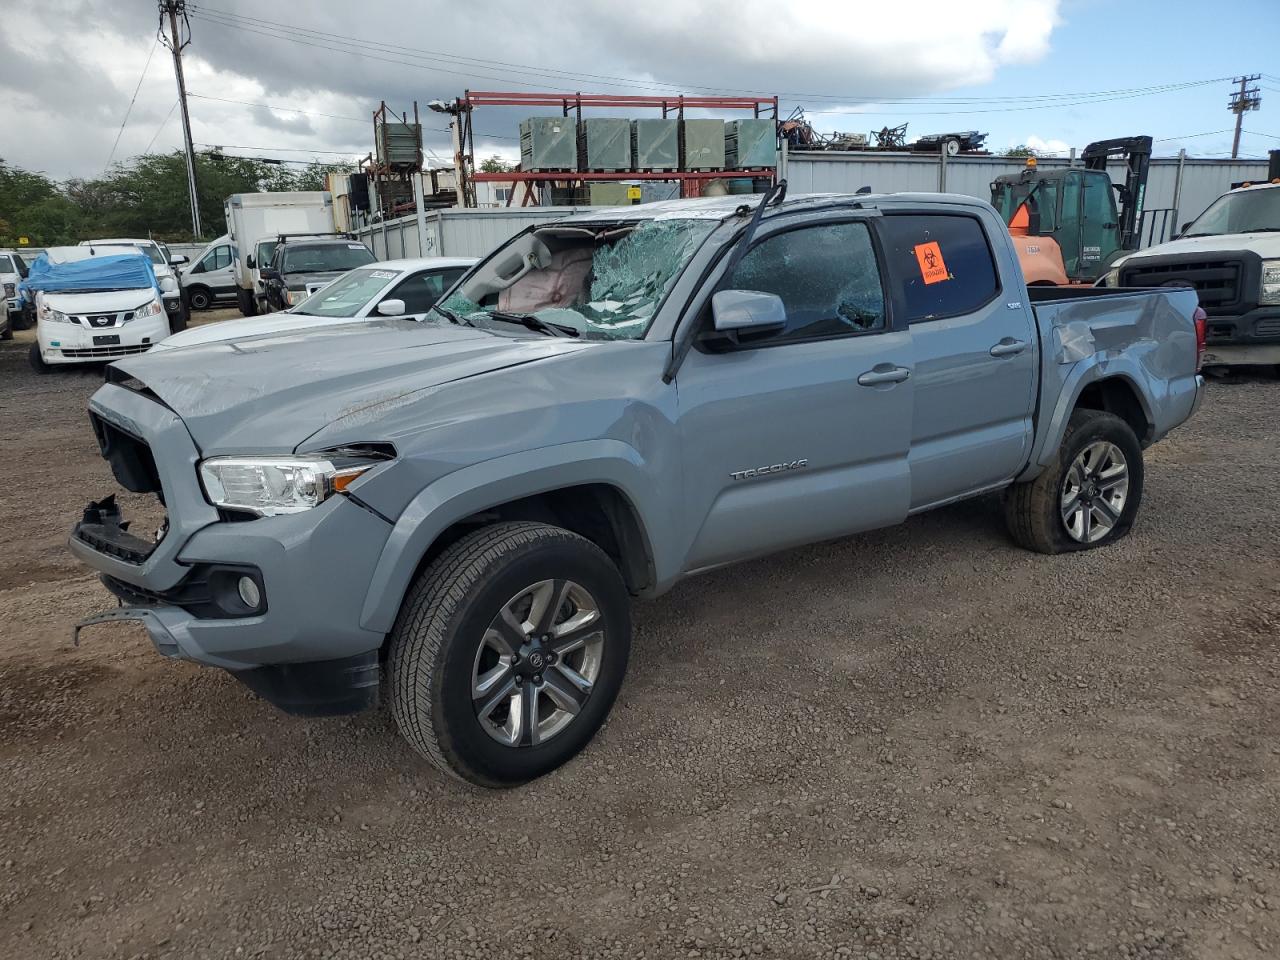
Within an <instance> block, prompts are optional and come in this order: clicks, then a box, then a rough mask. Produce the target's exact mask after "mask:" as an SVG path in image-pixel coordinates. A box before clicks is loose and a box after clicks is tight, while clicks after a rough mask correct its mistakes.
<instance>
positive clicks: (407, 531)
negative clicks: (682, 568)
mask: <svg viewBox="0 0 1280 960" xmlns="http://www.w3.org/2000/svg"><path fill="white" fill-rule="evenodd" d="M588 483H604V484H609V485H611V486H613V487H615V488H617V489H618V490H619V491H620V492H621V493H622V494H623V495H624V496H625V497H626V498H627V499H628V500H629V501H630V503H631V504H632V506H633V507H634V508H635V511H636V520H637V522H638V523H639V525H640V534H641V536H642V537H643V539H644V541H645V546H646V548H647V549H648V550H649V552H650V556H653V553H652V541H651V540H650V538H649V535H648V532H647V530H646V527H645V522H644V521H645V518H646V517H649V516H655V515H656V514H655V513H653V512H652V511H655V510H660V509H661V505H660V504H659V503H657V502H656V498H657V486H658V485H657V484H656V483H655V478H654V477H653V476H652V470H651V467H650V465H648V464H647V463H646V462H645V460H644V458H643V457H641V455H640V453H639V451H637V450H636V449H635V448H634V447H632V446H630V445H629V444H626V443H623V442H622V441H620V440H610V439H600V440H583V441H577V442H573V443H564V444H558V445H556V446H551V447H542V448H540V449H537V450H528V451H523V452H520V453H514V454H510V455H508V456H504V457H497V458H495V459H493V460H485V461H483V462H481V463H477V464H473V465H471V466H469V467H464V468H462V469H461V470H455V471H454V472H453V473H450V474H446V475H445V476H443V477H441V478H440V479H439V480H436V481H435V482H433V483H431V484H430V485H429V486H427V487H426V488H424V489H423V490H422V492H421V493H419V494H418V495H417V496H416V497H414V498H413V499H412V500H411V501H410V502H409V505H408V506H407V507H405V509H404V511H403V512H402V513H401V514H400V516H399V518H398V519H397V520H396V521H395V523H394V525H393V527H392V530H391V534H390V536H389V537H388V538H387V542H386V544H385V545H384V546H383V549H382V555H381V556H380V557H379V559H378V563H377V565H376V567H375V568H374V571H373V577H372V580H371V581H370V584H369V592H368V595H367V596H366V598H365V603H364V608H363V610H362V611H361V615H360V625H361V626H362V627H364V628H366V629H368V630H376V631H379V632H383V633H386V632H389V631H390V630H391V628H392V626H393V625H394V624H395V618H396V614H397V613H398V612H399V610H400V604H401V602H402V601H403V599H404V595H405V593H406V591H407V590H408V589H409V586H410V585H411V583H412V582H413V576H414V574H415V572H416V571H417V569H418V564H419V562H420V561H421V560H422V557H423V556H424V555H425V554H426V552H427V550H428V548H429V547H430V546H431V544H432V543H433V542H434V541H435V539H436V537H438V536H439V535H440V534H441V533H442V532H444V531H445V530H446V529H448V527H450V526H451V525H453V524H454V523H457V522H458V521H459V520H462V519H464V518H465V517H469V516H471V515H472V514H475V513H479V512H482V511H484V510H487V509H491V508H493V507H496V506H499V505H501V504H503V503H508V502H510V501H512V500H519V499H521V498H523V497H529V496H534V495H536V494H539V493H546V492H548V491H551V490H558V489H562V488H564V487H572V486H579V485H582V484H588ZM654 560H655V566H658V567H661V566H662V565H661V564H658V563H657V558H656V557H655V558H654Z"/></svg>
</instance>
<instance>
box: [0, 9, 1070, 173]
mask: <svg viewBox="0 0 1280 960" xmlns="http://www.w3.org/2000/svg"><path fill="white" fill-rule="evenodd" d="M217 6H218V8H219V9H220V10H222V11H229V12H231V13H232V14H235V15H238V16H240V17H257V18H265V17H268V16H269V14H266V13H264V12H263V11H264V9H265V8H264V7H263V6H262V4H261V3H260V2H259V0H220V2H219V3H218V4H217ZM1058 7H1059V0H966V2H964V3H930V4H928V5H927V6H922V5H919V4H903V3H899V4H887V3H882V4H856V5H852V4H849V3H847V2H840V3H837V2H834V0H807V2H806V0H795V2H793V3H791V4H789V5H786V4H781V5H780V4H778V3H777V2H776V0H767V2H766V0H703V2H701V3H690V2H688V0H651V2H650V3H649V4H647V5H646V6H645V7H644V8H643V10H641V11H639V12H637V11H636V10H634V9H630V8H623V7H622V5H620V4H618V3H616V2H615V0H595V2H592V0H543V2H542V3H541V5H540V6H539V8H538V15H537V16H536V17H530V16H529V7H528V4H527V3H526V2H523V0H520V2H518V0H489V2H486V3H478V4H455V3H446V2H444V0H423V2H421V3H420V4H419V5H418V6H417V7H416V8H415V11H414V12H415V14H416V15H415V16H413V17H408V18H406V17H405V16H404V13H403V6H402V0H363V2H362V3H361V5H360V7H359V16H358V17H354V18H353V15H352V9H353V8H352V7H351V6H350V4H347V3H343V2H340V0H313V2H311V3H308V4H306V16H305V26H306V28H307V29H308V30H310V31H319V32H320V33H327V34H332V35H334V37H335V38H342V39H326V38H324V37H322V36H320V35H319V34H317V33H310V34H306V35H301V34H296V33H295V34H294V37H295V39H306V40H307V43H297V42H289V41H287V40H283V39H279V38H278V37H270V36H265V35H264V33H280V32H288V31H293V30H294V29H295V27H294V26H293V23H294V21H291V20H290V19H289V18H285V19H283V20H279V21H273V20H267V21H266V22H265V23H254V22H251V21H248V20H239V21H236V22H237V23H238V26H239V28H235V27H229V26H227V25H226V23H225V22H223V23H215V22H213V20H211V19H208V18H207V15H205V14H201V13H200V8H199V7H197V8H195V13H194V14H193V18H192V32H193V41H192V44H191V46H190V47H189V48H188V49H187V51H186V59H185V63H186V67H187V80H188V88H189V89H190V90H192V91H194V92H196V93H201V94H204V95H206V96H207V97H222V98H226V99H233V100H248V101H255V102H265V103H270V104H276V105H279V106H283V107H296V108H301V109H304V110H310V111H314V112H317V113H330V114H335V115H337V116H339V117H348V118H356V119H355V120H350V119H346V120H344V119H334V118H324V117H306V116H305V115H303V114H298V113H288V112H285V111H280V110H275V111H270V110H264V109H257V110H255V109H254V108H252V107H246V106H242V105H237V104H227V103H219V102H217V101H215V100H208V99H192V101H191V110H192V125H193V128H194V132H195V139H196V140H197V141H201V142H205V143H221V144H245V145H250V146H255V147H265V148H280V149H281V150H283V148H286V147H288V148H312V149H316V150H350V151H351V154H352V156H359V155H363V154H364V153H367V152H368V151H369V149H370V148H371V147H372V125H371V123H369V122H368V121H367V120H362V119H361V118H368V117H369V116H370V114H371V112H372V110H373V109H374V108H375V107H376V106H377V104H378V102H379V101H380V100H383V99H385V100H386V101H387V102H388V104H389V105H391V106H393V107H394V108H396V109H398V110H404V109H409V108H411V104H412V102H413V101H414V100H415V99H416V100H417V101H418V102H419V103H420V104H421V105H422V106H423V109H424V111H425V104H426V102H427V101H428V100H431V99H433V98H451V97H453V96H457V95H459V94H461V93H462V91H463V90H465V89H468V88H470V89H472V90H477V89H480V90H504V89H514V90H557V89H568V90H583V91H590V92H601V93H627V92H637V91H636V89H635V87H634V85H629V84H628V82H627V79H626V78H638V79H639V80H640V85H641V86H642V87H646V88H648V89H650V90H653V89H662V90H663V91H665V92H670V93H672V94H675V93H677V92H685V93H689V94H701V93H708V92H726V93H727V92H755V93H761V94H772V93H778V94H779V95H780V96H782V97H783V99H784V100H786V101H787V102H788V103H795V102H799V103H803V104H804V105H805V106H806V107H807V108H808V110H809V112H810V113H811V114H818V113H823V112H825V113H826V114H827V115H828V116H829V117H830V118H831V119H830V121H829V126H832V127H845V128H852V129H857V128H860V127H863V126H866V127H867V128H868V129H869V128H871V127H877V128H878V127H880V126H883V125H884V122H885V121H887V120H889V117H875V118H871V119H870V120H858V119H855V118H854V117H852V116H850V115H849V114H848V113H841V112H840V111H851V112H856V111H860V110H866V109H869V108H871V104H872V102H873V101H876V100H880V101H882V102H889V105H888V106H883V107H880V108H878V109H880V110H888V111H890V112H893V111H894V110H896V109H897V108H898V107H899V106H902V107H903V114H904V117H903V119H906V118H907V117H906V115H907V114H910V113H914V112H919V105H918V104H917V105H914V106H915V109H914V110H913V105H912V104H910V103H909V102H907V103H905V104H904V103H893V102H892V101H894V100H898V99H899V98H908V97H928V96H936V95H938V94H940V93H944V92H945V91H947V90H951V89H955V88H958V87H963V86H966V85H973V84H979V83H985V82H987V81H989V80H991V79H992V78H993V77H994V76H995V74H996V73H997V71H998V70H999V69H1000V68H1001V67H1002V66H1004V65H1006V64H1025V63H1027V62H1031V61H1035V60H1037V59H1039V58H1042V57H1044V56H1045V55H1046V54H1047V52H1048V50H1049V42H1050V39H1051V37H1052V34H1053V30H1054V29H1055V27H1056V25H1057V24H1058V22H1059V16H1058ZM217 17H218V19H220V20H223V21H225V17H224V16H223V15H222V14H217ZM273 23H275V24H276V26H274V27H273V26H272V25H271V24H273ZM378 23H395V24H397V29H396V33H395V34H394V35H393V36H388V35H386V34H381V35H380V34H379V33H378V31H376V30H374V29H371V28H369V27H368V25H369V24H378ZM154 29H155V12H154V6H152V5H150V4H143V3H140V4H122V3H120V2H119V0H44V2H41V3H34V4H32V3H29V4H24V5H21V7H20V8H19V9H16V10H14V11H13V12H12V13H11V15H10V16H8V17H6V18H5V34H4V35H0V121H4V128H5V129H7V130H22V131H23V134H22V136H21V137H16V136H14V137H8V138H6V143H5V144H4V146H3V149H2V151H0V155H2V156H4V157H5V159H7V160H9V161H10V162H15V163H20V164H22V165H24V166H29V167H33V168H39V169H45V170H47V171H49V172H50V173H51V174H53V175H55V176H58V177H65V176H69V175H77V176H92V175H95V174H97V173H99V172H100V171H101V168H102V165H103V164H104V163H105V161H106V158H107V154H108V153H109V152H110V149H111V142H112V140H113V139H114V137H115V134H116V130H117V129H118V127H119V124H120V119H121V118H122V117H123V116H124V111H125V108H126V107H127V105H128V101H129V97H130V95H131V94H132V91H133V87H134V85H135V84H136V83H137V78H138V73H139V71H140V70H141V68H142V63H143V60H144V59H145V58H146V55H147V50H148V49H149V47H150V45H151V44H152V42H153V37H154ZM379 37H380V38H381V40H382V42H383V45H382V46H381V47H379V48H378V49H376V50H375V49H369V48H366V50H365V53H366V54H367V55H366V56H359V57H357V56H352V55H351V54H350V53H349V52H339V51H342V50H345V51H350V50H351V49H352V48H353V44H354V43H355V41H356V40H358V39H361V38H363V39H371V40H376V39H379ZM393 45H394V46H393ZM326 47H333V48H337V49H324V48H326ZM407 48H412V49H407ZM431 51H435V52H434V53H433V52H431ZM441 52H444V53H447V54H451V55H453V57H454V58H455V59H450V58H449V57H447V56H443V55H442V54H441ZM456 57H469V58H476V60H473V61H459V60H458V59H456ZM481 60H483V61H485V62H479V61H481ZM389 61H392V62H389ZM619 78H622V79H619ZM806 95H808V96H806ZM175 96H176V92H175V89H174V80H173V71H172V65H171V63H170V59H169V54H168V51H167V50H165V49H164V48H163V47H161V48H159V49H157V51H156V53H155V56H154V59H153V61H152V63H151V67H150V69H149V71H148V73H147V77H146V80H145V81H144V83H143V84H142V87H141V90H140V91H139V94H138V101H137V103H136V105H135V106H134V108H133V113H132V116H131V118H130V121H129V125H128V128H127V129H126V131H125V134H124V136H123V138H122V139H121V143H120V148H119V151H118V155H119V156H121V157H128V156H131V155H134V154H136V153H139V152H141V151H142V150H143V149H144V148H145V147H146V145H147V143H148V142H149V141H150V140H151V138H152V137H153V136H154V135H155V133H156V130H157V129H158V128H160V126H161V123H162V121H163V120H164V117H165V115H166V114H167V113H168V111H169V108H170V107H171V106H172V104H173V102H174V99H175ZM530 112H539V111H538V110H533V111H530V110H519V109H514V108H513V109H488V110H484V111H480V112H477V114H476V127H477V131H478V135H477V138H476V149H477V153H478V154H482V155H488V154H490V153H493V152H502V153H504V154H505V155H507V156H511V155H512V153H513V152H514V149H515V139H514V138H515V132H516V123H517V121H518V119H519V118H520V117H521V116H522V115H527V114H528V113H530ZM543 112H549V111H546V110H544V111H543ZM445 119H446V118H444V117H440V116H438V115H436V114H430V113H427V114H425V116H424V117H423V123H424V127H427V128H428V129H427V131H426V140H427V146H428V147H429V148H431V149H432V150H434V151H435V152H436V153H438V154H439V155H441V156H442V157H448V156H450V155H451V154H452V146H451V143H450V139H449V135H448V133H447V132H445V131H444V130H443V129H442V128H444V127H445V126H446V123H445ZM892 122H895V123H896V122H900V121H898V120H893V121H892ZM913 125H914V124H913ZM926 125H927V126H930V127H932V126H934V125H936V122H935V121H934V120H930V121H927V122H926ZM943 126H946V123H945V122H944V123H943ZM180 131H181V125H180V123H179V121H178V118H177V116H176V114H175V115H174V116H173V117H172V119H170V120H169V121H168V122H167V123H165V125H164V128H163V133H161V135H160V137H159V138H158V139H157V140H156V149H161V148H165V149H172V148H173V147H174V146H176V145H177V144H178V143H179V142H180V137H181V134H180ZM241 152H243V151H241ZM260 152H262V153H264V154H265V155H271V154H270V153H268V152H267V151H260ZM283 155H285V156H305V154H298V153H288V154H283Z"/></svg>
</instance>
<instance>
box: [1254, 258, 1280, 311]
mask: <svg viewBox="0 0 1280 960" xmlns="http://www.w3.org/2000/svg"><path fill="white" fill-rule="evenodd" d="M1258 302H1259V303H1280V260H1263V261H1262V289H1261V290H1259V291H1258Z"/></svg>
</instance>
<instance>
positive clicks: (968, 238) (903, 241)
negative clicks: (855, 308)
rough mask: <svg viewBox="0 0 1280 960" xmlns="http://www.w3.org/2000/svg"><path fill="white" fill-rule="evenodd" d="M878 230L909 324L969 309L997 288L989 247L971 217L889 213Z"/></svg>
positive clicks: (975, 308)
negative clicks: (881, 236) (882, 238)
mask: <svg viewBox="0 0 1280 960" xmlns="http://www.w3.org/2000/svg"><path fill="white" fill-rule="evenodd" d="M880 230H881V233H882V234H883V236H884V244H885V255H886V256H887V257H888V258H889V276H890V278H891V279H892V280H893V286H894V289H895V291H896V292H897V294H898V296H899V297H901V299H902V304H903V307H904V308H905V310H906V315H907V322H908V323H920V322H921V321H925V320H936V319H938V318H940V317H953V316H957V315H959V314H965V313H972V312H973V311H974V310H977V309H978V308H979V307H981V306H982V305H983V304H985V303H987V302H988V301H990V300H991V299H992V298H993V297H995V295H996V293H997V292H998V291H999V289H1000V283H999V280H998V279H997V277H996V265H995V261H994V260H993V259H992V256H991V247H990V246H988V244H987V235H986V233H985V232H984V231H983V229H982V224H981V223H979V222H978V220H977V219H976V218H974V217H967V216H964V215H954V216H946V215H943V216H931V215H915V214H891V215H889V216H886V217H884V218H883V219H882V221H881V224H880Z"/></svg>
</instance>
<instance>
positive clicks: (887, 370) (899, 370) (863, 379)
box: [858, 363, 911, 387]
mask: <svg viewBox="0 0 1280 960" xmlns="http://www.w3.org/2000/svg"><path fill="white" fill-rule="evenodd" d="M909 376H911V371H910V370H908V369H907V368H906V367H894V366H890V365H889V364H887V363H878V364H876V365H875V366H874V367H872V368H871V369H870V370H868V371H867V372H866V373H864V374H863V375H862V376H860V377H858V383H860V384H861V385H862V386H864V387H874V386H875V385H876V384H879V383H901V382H902V381H903V380H905V379H907V377H909Z"/></svg>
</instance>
